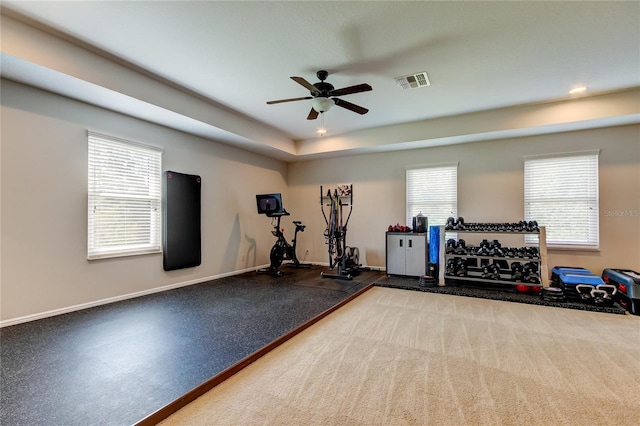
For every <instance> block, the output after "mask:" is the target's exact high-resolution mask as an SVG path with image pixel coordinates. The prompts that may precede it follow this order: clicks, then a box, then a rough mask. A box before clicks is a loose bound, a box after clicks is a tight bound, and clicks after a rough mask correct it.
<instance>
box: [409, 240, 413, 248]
mask: <svg viewBox="0 0 640 426" xmlns="http://www.w3.org/2000/svg"><path fill="white" fill-rule="evenodd" d="M411 247H413V240H409V248H411Z"/></svg>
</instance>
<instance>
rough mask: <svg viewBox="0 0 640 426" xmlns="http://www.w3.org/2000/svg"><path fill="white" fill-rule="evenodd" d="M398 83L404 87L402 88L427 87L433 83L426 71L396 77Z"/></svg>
mask: <svg viewBox="0 0 640 426" xmlns="http://www.w3.org/2000/svg"><path fill="white" fill-rule="evenodd" d="M396 83H398V86H400V87H402V90H406V89H417V88H418V87H426V86H429V85H430V84H431V83H430V82H429V76H428V75H427V73H426V71H424V72H421V73H418V74H411V75H405V76H404V77H396Z"/></svg>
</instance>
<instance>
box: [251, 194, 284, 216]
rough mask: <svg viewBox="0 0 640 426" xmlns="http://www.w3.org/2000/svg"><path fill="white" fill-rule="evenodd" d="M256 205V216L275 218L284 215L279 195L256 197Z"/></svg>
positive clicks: (260, 195)
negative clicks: (263, 215) (262, 215)
mask: <svg viewBox="0 0 640 426" xmlns="http://www.w3.org/2000/svg"><path fill="white" fill-rule="evenodd" d="M256 204H257V207H258V214H265V215H267V216H276V215H280V214H283V213H284V208H283V207H282V195H281V194H259V195H256Z"/></svg>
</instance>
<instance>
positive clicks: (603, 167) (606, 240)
mask: <svg viewBox="0 0 640 426" xmlns="http://www.w3.org/2000/svg"><path fill="white" fill-rule="evenodd" d="M593 149H599V150H600V157H599V179H600V250H599V251H569V250H563V251H560V250H552V251H550V252H549V267H553V266H554V265H574V266H582V267H586V268H588V269H591V270H592V271H593V272H594V273H597V274H600V273H601V271H602V269H603V268H606V267H618V268H630V269H635V270H636V271H640V217H638V212H639V211H640V126H637V125H632V126H621V127H610V128H603V129H596V130H587V131H578V132H567V133H558V134H550V135H541V136H531V137H523V138H517V139H503V140H495V141H488V142H477V143H468V144H462V145H455V146H441V147H435V148H426V149H416V150H407V151H399V152H389V153H379V154H368V155H356V156H350V157H343V158H337V159H323V160H315V161H304V162H299V163H292V164H290V165H289V180H288V184H289V194H290V196H291V198H292V200H294V205H292V206H291V209H292V211H294V212H295V213H296V215H297V216H299V217H300V218H302V219H303V220H306V221H307V222H308V223H309V233H308V234H306V235H304V240H303V239H301V240H300V241H301V244H302V247H304V248H308V249H309V251H310V254H311V255H312V260H314V261H321V260H323V261H325V262H326V261H327V256H328V255H327V254H326V247H325V246H324V241H323V240H322V239H318V238H315V239H311V238H310V236H311V235H321V234H322V232H323V230H324V227H325V223H324V219H323V217H322V213H321V211H320V204H319V197H320V194H319V191H320V189H319V188H320V185H325V186H327V185H331V184H338V183H352V184H353V192H354V207H353V216H352V218H351V222H350V226H349V229H348V242H349V243H350V245H353V246H356V247H358V248H359V250H360V256H361V259H362V260H363V261H364V263H365V264H367V265H370V266H384V264H385V252H384V247H385V239H384V238H385V237H384V233H385V231H386V229H387V227H388V226H389V225H391V224H396V223H400V224H405V221H406V219H405V168H406V167H407V166H413V165H426V164H438V163H450V162H459V166H458V214H459V215H460V216H463V217H464V218H465V219H466V220H467V221H468V222H513V221H519V220H522V219H523V218H524V193H523V187H524V170H523V169H524V167H523V164H524V162H523V161H524V160H523V156H526V155H537V154H551V153H563V152H574V151H582V150H593ZM294 208H295V210H294ZM625 211H626V212H631V214H630V215H623V216H617V215H613V212H625ZM408 225H410V224H408ZM466 237H467V236H466V235H465V238H466Z"/></svg>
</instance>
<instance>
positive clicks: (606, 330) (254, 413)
mask: <svg viewBox="0 0 640 426" xmlns="http://www.w3.org/2000/svg"><path fill="white" fill-rule="evenodd" d="M638 413H640V317H637V316H630V315H612V314H604V313H595V312H584V311H577V310H571V309H561V308H552V307H545V306H537V305H525V304H519V303H510V302H502V301H493V300H484V299H476V298H467V297H460V296H449V295H440V294H430V293H421V292H414V291H407V290H398V289H390V288H380V287H374V288H373V289H371V290H369V291H368V292H366V293H365V294H364V295H362V296H360V297H358V298H357V299H356V300H354V301H352V302H350V303H349V304H347V305H346V306H345V307H343V308H341V309H339V310H338V311H336V312H334V313H333V314H331V315H329V316H328V317H327V318H325V319H323V320H321V321H320V322H318V323H317V324H316V325H314V326H312V327H310V328H309V329H307V330H305V331H304V332H302V333H301V334H299V335H298V336H296V337H294V338H293V339H292V340H289V341H288V342H287V343H285V344H284V345H282V346H280V347H278V348H277V349H275V350H274V351H272V352H270V353H269V354H268V355H266V356H265V357H263V358H261V359H260V360H258V361H257V362H255V363H253V364H251V365H250V366H249V367H247V368H246V369H244V370H242V371H241V372H240V373H238V374H236V375H235V376H233V377H232V378H231V379H229V380H227V381H226V382H224V383H222V384H221V385H219V386H218V387H216V388H214V389H213V390H211V391H210V392H208V393H207V394H205V395H204V396H202V397H201V398H199V399H197V400H196V401H194V402H193V403H191V404H190V405H188V406H186V407H185V408H183V409H182V410H180V411H178V412H177V413H175V414H173V415H172V416H171V417H169V418H167V419H166V420H165V421H163V422H162V423H161V425H164V426H169V425H423V424H433V425H535V424H538V425H562V424H564V425H632V424H633V425H637V424H638V420H639V417H638V416H639V414H638Z"/></svg>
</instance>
